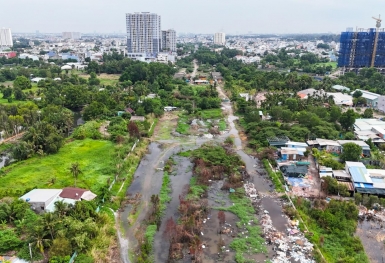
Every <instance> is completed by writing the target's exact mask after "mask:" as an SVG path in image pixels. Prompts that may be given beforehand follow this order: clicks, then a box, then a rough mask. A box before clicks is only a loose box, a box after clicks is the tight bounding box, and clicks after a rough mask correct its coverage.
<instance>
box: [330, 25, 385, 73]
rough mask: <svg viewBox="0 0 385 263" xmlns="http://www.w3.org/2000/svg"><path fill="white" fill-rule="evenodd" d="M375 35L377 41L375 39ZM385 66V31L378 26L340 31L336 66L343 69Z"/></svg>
mask: <svg viewBox="0 0 385 263" xmlns="http://www.w3.org/2000/svg"><path fill="white" fill-rule="evenodd" d="M376 36H377V41H376ZM372 65H373V67H375V68H384V67H385V32H384V29H380V28H369V29H367V30H364V29H358V30H357V31H355V32H353V31H348V32H342V33H341V38H340V49H339V56H338V67H342V68H343V71H350V70H354V71H356V70H358V69H360V68H363V67H371V66H372Z"/></svg>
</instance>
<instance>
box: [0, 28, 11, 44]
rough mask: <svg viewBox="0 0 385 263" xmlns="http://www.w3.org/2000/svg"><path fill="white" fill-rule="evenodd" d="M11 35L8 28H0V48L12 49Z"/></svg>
mask: <svg viewBox="0 0 385 263" xmlns="http://www.w3.org/2000/svg"><path fill="white" fill-rule="evenodd" d="M12 46H13V40H12V33H11V29H10V28H0V47H12Z"/></svg>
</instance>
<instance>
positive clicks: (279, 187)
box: [263, 159, 285, 193]
mask: <svg viewBox="0 0 385 263" xmlns="http://www.w3.org/2000/svg"><path fill="white" fill-rule="evenodd" d="M263 166H264V167H265V169H266V171H267V173H268V174H269V177H270V179H271V181H272V182H273V184H274V186H275V190H276V191H277V192H279V193H283V192H285V189H284V186H283V182H282V180H283V178H282V175H281V173H280V172H273V170H272V169H271V167H270V164H269V161H268V160H266V159H264V160H263Z"/></svg>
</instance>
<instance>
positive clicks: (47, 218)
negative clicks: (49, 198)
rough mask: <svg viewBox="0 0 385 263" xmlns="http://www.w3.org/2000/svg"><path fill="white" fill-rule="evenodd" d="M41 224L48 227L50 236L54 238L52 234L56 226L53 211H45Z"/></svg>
mask: <svg viewBox="0 0 385 263" xmlns="http://www.w3.org/2000/svg"><path fill="white" fill-rule="evenodd" d="M43 224H44V227H45V228H46V229H48V231H49V233H50V235H51V238H52V239H54V237H53V234H54V230H55V226H56V218H55V215H54V214H53V213H45V214H44V217H43Z"/></svg>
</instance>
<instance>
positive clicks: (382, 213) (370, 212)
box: [358, 205, 385, 222]
mask: <svg viewBox="0 0 385 263" xmlns="http://www.w3.org/2000/svg"><path fill="white" fill-rule="evenodd" d="M375 207H376V209H367V208H366V207H365V206H362V205H361V206H360V207H359V211H358V218H359V219H361V220H365V219H366V220H373V221H378V222H385V210H383V209H382V208H381V207H380V205H378V206H375Z"/></svg>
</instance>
